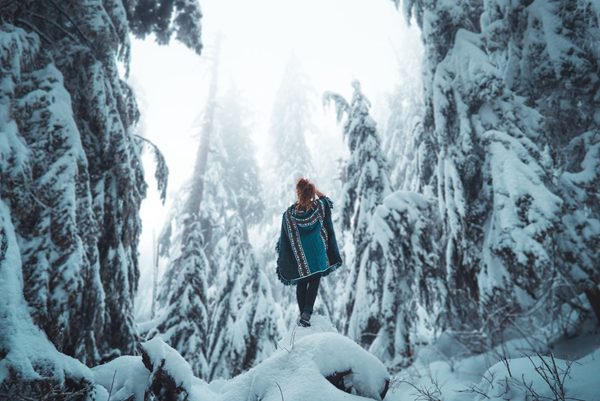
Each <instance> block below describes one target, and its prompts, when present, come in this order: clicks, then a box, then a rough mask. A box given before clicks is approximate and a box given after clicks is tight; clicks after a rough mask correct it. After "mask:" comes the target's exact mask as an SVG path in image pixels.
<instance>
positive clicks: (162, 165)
mask: <svg viewBox="0 0 600 401" xmlns="http://www.w3.org/2000/svg"><path fill="white" fill-rule="evenodd" d="M134 136H135V137H136V138H137V139H139V140H140V141H142V142H144V144H145V145H148V146H150V147H151V148H152V152H153V154H154V161H155V162H156V171H155V173H154V177H155V178H156V182H157V187H158V188H157V189H158V191H159V192H160V200H161V202H162V204H163V205H164V204H165V200H166V198H167V186H168V184H169V167H168V166H167V162H166V160H165V156H164V155H163V154H162V152H161V151H160V149H159V148H158V146H156V144H155V143H154V142H152V141H151V140H149V139H148V138H144V137H143V136H140V135H134Z"/></svg>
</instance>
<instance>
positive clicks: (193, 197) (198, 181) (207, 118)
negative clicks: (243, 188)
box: [186, 37, 221, 214]
mask: <svg viewBox="0 0 600 401" xmlns="http://www.w3.org/2000/svg"><path fill="white" fill-rule="evenodd" d="M220 51H221V38H220V37H217V40H216V43H215V54H214V64H213V70H212V81H211V83H210V87H209V90H208V102H207V104H206V112H205V114H204V119H203V121H202V138H201V139H200V145H199V146H198V152H197V153H196V164H195V166H194V175H193V178H192V188H191V190H190V197H189V199H188V202H187V205H186V210H187V212H188V213H189V214H197V213H198V211H199V209H200V205H201V204H202V194H203V193H204V174H205V173H206V166H207V164H208V153H209V148H210V137H211V134H212V131H213V125H214V120H215V110H216V108H217V100H216V97H217V88H218V83H219V53H220Z"/></svg>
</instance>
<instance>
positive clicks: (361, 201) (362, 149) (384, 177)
mask: <svg viewBox="0 0 600 401" xmlns="http://www.w3.org/2000/svg"><path fill="white" fill-rule="evenodd" d="M352 86H353V88H354V94H353V96H352V103H351V104H348V103H347V102H346V100H345V99H344V98H343V97H342V96H340V95H337V94H333V93H326V94H325V96H324V100H325V102H329V101H333V102H335V106H336V109H337V115H338V121H341V120H342V119H343V118H344V116H345V115H347V118H346V121H345V123H344V128H343V130H344V137H345V139H346V141H347V143H348V147H349V149H350V160H348V161H347V163H346V166H345V170H344V178H345V180H344V186H343V201H342V227H343V229H344V230H347V231H349V232H350V234H351V235H352V241H353V246H354V258H353V261H352V262H351V267H350V268H351V272H350V276H349V279H348V283H346V288H347V292H346V296H345V299H344V301H343V304H344V306H343V313H344V316H346V319H347V320H346V323H345V331H347V332H348V333H349V335H350V336H351V337H352V338H354V339H357V340H359V341H360V343H361V344H362V345H367V346H368V345H369V344H371V343H372V341H373V333H376V332H377V331H378V330H379V328H380V321H379V319H378V311H377V310H376V309H377V307H375V308H373V307H372V306H373V305H379V304H380V298H379V297H380V295H381V294H382V292H383V278H384V274H385V267H386V266H385V265H382V264H378V263H377V261H376V260H373V259H371V258H370V257H369V255H368V252H367V248H368V247H369V244H370V242H371V239H372V238H371V236H370V234H369V230H368V226H369V223H370V220H371V216H372V214H373V211H374V209H375V207H376V206H377V205H378V204H380V203H381V202H382V201H383V198H384V197H385V196H387V195H388V194H389V193H390V192H391V187H390V183H389V178H388V166H387V163H386V161H385V159H384V157H383V154H382V151H381V147H380V146H381V145H380V140H379V136H378V134H377V129H376V126H375V121H373V119H372V118H371V116H370V115H369V107H370V103H369V101H368V99H367V98H366V97H365V96H364V94H363V93H362V91H361V88H360V83H359V82H358V81H354V82H353V83H352ZM371 263H374V265H373V267H372V268H371V267H370V264H371Z"/></svg>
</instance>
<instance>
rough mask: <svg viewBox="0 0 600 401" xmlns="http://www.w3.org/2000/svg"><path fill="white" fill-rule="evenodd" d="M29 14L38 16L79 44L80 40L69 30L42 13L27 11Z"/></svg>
mask: <svg viewBox="0 0 600 401" xmlns="http://www.w3.org/2000/svg"><path fill="white" fill-rule="evenodd" d="M29 15H31V16H32V17H36V18H39V19H41V20H43V21H45V22H47V23H49V24H51V25H52V26H54V27H55V28H56V29H58V30H60V31H61V32H62V33H64V34H65V35H67V36H68V37H69V38H71V39H73V41H75V42H76V43H79V44H81V42H80V41H79V39H77V38H76V37H75V36H74V35H73V34H72V33H71V32H69V31H67V30H66V29H64V28H63V27H62V26H60V25H58V24H57V23H56V22H54V21H52V20H50V19H48V18H46V17H45V16H43V15H40V14H37V13H33V12H31V11H30V12H29Z"/></svg>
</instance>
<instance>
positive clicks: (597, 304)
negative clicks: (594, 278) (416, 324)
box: [585, 286, 600, 323]
mask: <svg viewBox="0 0 600 401" xmlns="http://www.w3.org/2000/svg"><path fill="white" fill-rule="evenodd" d="M585 295H586V296H587V299H588V302H589V303H590V306H591V307H592V310H593V311H594V314H595V315H596V319H597V320H598V322H599V323H600V289H599V288H598V286H595V287H592V288H590V289H587V290H586V291H585Z"/></svg>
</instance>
